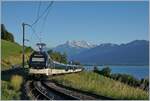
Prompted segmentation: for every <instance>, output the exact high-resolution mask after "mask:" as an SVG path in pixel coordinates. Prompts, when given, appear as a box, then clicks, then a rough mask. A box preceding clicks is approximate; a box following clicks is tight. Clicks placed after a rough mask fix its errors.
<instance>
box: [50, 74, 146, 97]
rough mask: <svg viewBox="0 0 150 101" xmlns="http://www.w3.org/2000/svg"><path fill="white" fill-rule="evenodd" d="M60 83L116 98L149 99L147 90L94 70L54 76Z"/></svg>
mask: <svg viewBox="0 0 150 101" xmlns="http://www.w3.org/2000/svg"><path fill="white" fill-rule="evenodd" d="M52 79H53V80H54V81H56V82H57V83H59V84H62V85H64V86H66V87H71V88H75V89H78V90H82V91H86V92H89V93H93V94H97V95H101V96H106V97H110V98H114V99H134V100H135V99H142V100H143V99H148V98H149V95H148V93H147V92H145V91H143V90H141V89H139V88H134V87H130V86H128V85H126V84H123V83H121V82H119V81H115V80H112V79H110V78H107V77H104V76H102V75H99V74H97V73H94V72H81V73H76V74H67V75H63V76H59V77H54V78H52Z"/></svg>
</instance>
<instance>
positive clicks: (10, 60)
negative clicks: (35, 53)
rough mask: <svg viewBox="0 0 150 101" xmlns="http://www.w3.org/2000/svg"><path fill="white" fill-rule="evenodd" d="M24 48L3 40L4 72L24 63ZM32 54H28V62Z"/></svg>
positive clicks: (2, 58)
mask: <svg viewBox="0 0 150 101" xmlns="http://www.w3.org/2000/svg"><path fill="white" fill-rule="evenodd" d="M21 52H22V46H21V45H19V44H17V43H12V42H9V41H6V40H1V65H2V68H1V69H2V70H5V69H9V68H10V67H11V66H12V65H16V64H21V63H22V54H21ZM29 55H30V52H27V53H26V55H25V56H26V57H25V58H26V60H27V58H28V56H29Z"/></svg>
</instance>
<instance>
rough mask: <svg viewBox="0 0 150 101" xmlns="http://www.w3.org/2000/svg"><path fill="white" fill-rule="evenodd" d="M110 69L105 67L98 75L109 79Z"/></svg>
mask: <svg viewBox="0 0 150 101" xmlns="http://www.w3.org/2000/svg"><path fill="white" fill-rule="evenodd" d="M110 73H111V69H110V68H109V67H105V68H103V69H102V70H101V71H100V74H102V75H104V76H107V77H110Z"/></svg>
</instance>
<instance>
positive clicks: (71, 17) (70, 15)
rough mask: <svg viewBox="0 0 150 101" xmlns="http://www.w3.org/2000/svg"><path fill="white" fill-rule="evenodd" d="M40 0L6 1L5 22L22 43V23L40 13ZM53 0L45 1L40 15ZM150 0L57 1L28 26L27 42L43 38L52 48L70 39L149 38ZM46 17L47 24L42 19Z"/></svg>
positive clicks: (97, 41)
mask: <svg viewBox="0 0 150 101" xmlns="http://www.w3.org/2000/svg"><path fill="white" fill-rule="evenodd" d="M39 3H40V2H39V1H14V2H11V1H3V2H2V8H1V10H2V12H1V13H2V16H1V17H2V19H1V20H2V23H3V24H4V25H5V27H6V29H7V30H8V31H9V32H11V33H13V35H14V37H15V40H16V42H18V43H20V44H22V23H23V22H24V23H27V24H32V23H33V22H34V21H35V20H36V19H37V15H38V8H39ZM49 3H50V2H48V1H42V2H41V6H40V11H39V15H41V14H42V12H43V11H44V10H45V9H46V7H47V6H48V4H49ZM148 6H149V5H148V2H147V1H132V2H131V1H124V2H123V1H107V2H104V1H93V2H92V1H89V2H83V1H82V2H81V1H70V2H69V1H55V2H54V3H53V5H52V7H51V8H50V10H49V13H48V16H47V18H46V20H44V16H45V15H43V17H42V18H41V19H40V20H39V22H38V23H36V24H35V25H34V26H33V28H34V29H35V31H36V34H35V33H33V31H32V30H31V28H29V27H27V26H26V27H25V38H26V39H28V40H29V41H28V42H25V44H26V45H31V46H32V47H34V46H35V44H36V43H37V42H39V38H41V40H42V42H44V43H46V44H47V47H49V48H52V47H55V46H57V45H59V44H63V43H65V42H66V41H67V40H85V41H88V42H90V43H93V44H101V43H116V44H121V43H127V42H130V41H133V40H143V39H144V40H148V27H149V25H148V24H149V11H148V9H149V7H148ZM44 21H45V24H43V22H44Z"/></svg>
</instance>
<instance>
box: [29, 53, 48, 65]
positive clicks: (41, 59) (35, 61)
mask: <svg viewBox="0 0 150 101" xmlns="http://www.w3.org/2000/svg"><path fill="white" fill-rule="evenodd" d="M47 58H48V57H47V56H46V54H45V53H38V52H35V53H33V54H32V55H31V57H30V62H29V65H30V67H33V68H43V67H46V61H47Z"/></svg>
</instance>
